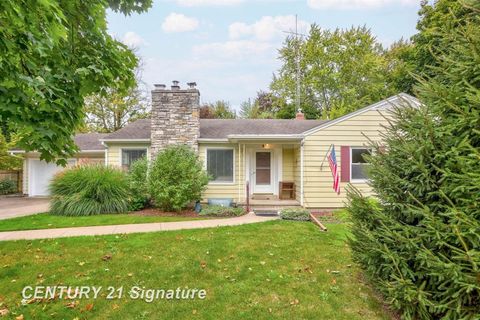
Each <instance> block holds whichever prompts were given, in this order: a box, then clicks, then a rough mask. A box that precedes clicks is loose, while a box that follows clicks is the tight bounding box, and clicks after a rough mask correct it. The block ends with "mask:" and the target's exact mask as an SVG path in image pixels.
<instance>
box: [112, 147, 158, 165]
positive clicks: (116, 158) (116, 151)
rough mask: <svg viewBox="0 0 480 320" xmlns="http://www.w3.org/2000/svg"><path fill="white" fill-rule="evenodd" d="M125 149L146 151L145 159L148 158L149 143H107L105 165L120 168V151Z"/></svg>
mask: <svg viewBox="0 0 480 320" xmlns="http://www.w3.org/2000/svg"><path fill="white" fill-rule="evenodd" d="M123 148H125V149H136V148H138V149H142V148H145V149H147V157H150V144H149V143H108V152H107V164H108V165H110V166H121V150H122V149H123Z"/></svg>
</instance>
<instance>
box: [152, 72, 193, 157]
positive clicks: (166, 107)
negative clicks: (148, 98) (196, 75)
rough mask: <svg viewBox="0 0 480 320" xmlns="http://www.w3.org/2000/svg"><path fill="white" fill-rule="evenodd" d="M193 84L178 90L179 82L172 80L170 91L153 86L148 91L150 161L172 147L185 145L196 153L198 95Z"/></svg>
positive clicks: (162, 86)
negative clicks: (150, 102)
mask: <svg viewBox="0 0 480 320" xmlns="http://www.w3.org/2000/svg"><path fill="white" fill-rule="evenodd" d="M194 84H195V83H194V82H192V83H189V88H188V89H181V88H180V85H179V82H178V81H173V85H172V86H171V89H167V86H166V85H164V84H156V85H155V89H154V90H152V113H151V121H152V131H151V155H152V159H154V158H155V156H156V155H157V153H158V152H159V151H160V150H162V149H164V148H165V147H166V146H168V145H172V144H185V145H188V146H191V147H192V148H193V149H194V150H195V151H197V150H198V142H197V139H198V137H199V136H200V116H199V104H200V92H199V91H198V89H196V88H195V85H196V84H195V85H194Z"/></svg>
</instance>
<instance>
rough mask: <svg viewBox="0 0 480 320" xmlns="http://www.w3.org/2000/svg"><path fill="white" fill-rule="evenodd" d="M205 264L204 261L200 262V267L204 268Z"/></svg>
mask: <svg viewBox="0 0 480 320" xmlns="http://www.w3.org/2000/svg"><path fill="white" fill-rule="evenodd" d="M206 266H207V263H206V262H205V261H202V262H200V267H202V269H205V267H206Z"/></svg>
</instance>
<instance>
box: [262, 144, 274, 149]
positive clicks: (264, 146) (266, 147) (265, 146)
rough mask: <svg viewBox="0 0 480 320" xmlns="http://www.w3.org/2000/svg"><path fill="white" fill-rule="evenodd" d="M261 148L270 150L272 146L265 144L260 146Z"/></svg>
mask: <svg viewBox="0 0 480 320" xmlns="http://www.w3.org/2000/svg"><path fill="white" fill-rule="evenodd" d="M262 148H263V149H271V148H272V145H271V144H270V143H265V144H262Z"/></svg>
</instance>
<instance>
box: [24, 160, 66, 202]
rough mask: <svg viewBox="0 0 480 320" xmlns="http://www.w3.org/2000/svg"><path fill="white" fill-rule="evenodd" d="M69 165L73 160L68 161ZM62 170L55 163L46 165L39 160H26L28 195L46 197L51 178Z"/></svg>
mask: <svg viewBox="0 0 480 320" xmlns="http://www.w3.org/2000/svg"><path fill="white" fill-rule="evenodd" d="M68 164H69V165H74V164H75V160H69V161H68ZM63 169H64V167H62V166H58V165H56V164H55V163H47V162H45V161H42V160H39V159H28V172H29V175H28V195H29V196H33V197H35V196H48V195H49V192H48V186H49V185H50V182H51V181H52V178H53V176H54V175H55V174H56V173H57V172H60V171H62V170H63Z"/></svg>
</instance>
